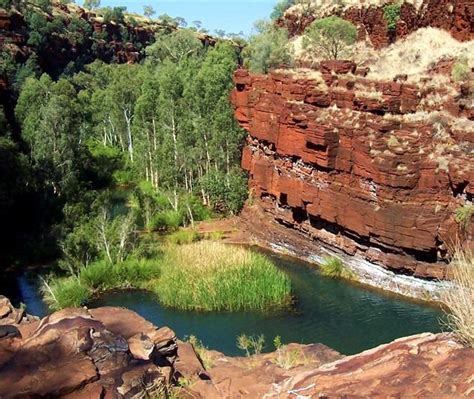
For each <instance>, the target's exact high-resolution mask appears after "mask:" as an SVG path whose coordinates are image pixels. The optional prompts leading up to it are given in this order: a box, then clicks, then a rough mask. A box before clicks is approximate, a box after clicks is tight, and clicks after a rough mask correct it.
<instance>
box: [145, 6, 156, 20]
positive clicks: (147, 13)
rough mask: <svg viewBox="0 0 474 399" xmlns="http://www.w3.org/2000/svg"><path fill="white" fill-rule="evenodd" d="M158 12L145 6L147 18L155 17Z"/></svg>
mask: <svg viewBox="0 0 474 399" xmlns="http://www.w3.org/2000/svg"><path fill="white" fill-rule="evenodd" d="M155 14H156V12H155V10H154V9H153V7H152V6H150V5H148V6H143V15H144V16H145V17H147V18H151V17H152V16H153V15H155Z"/></svg>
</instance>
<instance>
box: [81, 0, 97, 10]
mask: <svg viewBox="0 0 474 399" xmlns="http://www.w3.org/2000/svg"><path fill="white" fill-rule="evenodd" d="M99 6H100V0H84V7H85V8H88V9H90V10H93V9H94V8H98V7H99Z"/></svg>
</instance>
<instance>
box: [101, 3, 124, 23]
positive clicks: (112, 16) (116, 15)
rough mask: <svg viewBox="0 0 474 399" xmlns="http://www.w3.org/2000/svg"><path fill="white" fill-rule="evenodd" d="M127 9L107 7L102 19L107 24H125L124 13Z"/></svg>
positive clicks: (104, 9) (103, 11) (103, 10)
mask: <svg viewBox="0 0 474 399" xmlns="http://www.w3.org/2000/svg"><path fill="white" fill-rule="evenodd" d="M126 10H127V7H105V8H103V9H102V10H101V11H102V17H103V18H104V22H105V23H110V22H115V23H116V24H123V23H124V21H125V16H124V12H125V11H126Z"/></svg>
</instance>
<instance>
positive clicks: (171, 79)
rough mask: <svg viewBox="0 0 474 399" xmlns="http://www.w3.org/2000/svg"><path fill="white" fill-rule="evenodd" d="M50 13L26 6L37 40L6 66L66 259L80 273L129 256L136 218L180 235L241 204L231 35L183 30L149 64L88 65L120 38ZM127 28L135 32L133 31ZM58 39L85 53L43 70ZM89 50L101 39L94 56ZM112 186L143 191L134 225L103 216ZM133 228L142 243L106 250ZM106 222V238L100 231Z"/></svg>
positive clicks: (161, 44)
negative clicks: (209, 43)
mask: <svg viewBox="0 0 474 399" xmlns="http://www.w3.org/2000/svg"><path fill="white" fill-rule="evenodd" d="M122 14H123V9H115V11H114V9H109V10H106V15H105V17H106V19H109V20H114V21H116V22H120V21H121V20H122ZM46 16H47V14H45V13H43V12H39V11H38V9H37V8H34V7H33V8H31V9H29V11H28V12H27V13H25V21H26V23H27V25H28V27H27V31H28V32H29V38H28V39H29V40H30V45H31V46H32V47H34V49H33V54H32V55H31V56H30V57H29V59H28V60H27V61H26V63H24V64H22V65H17V64H16V63H14V60H13V59H12V57H10V58H8V54H6V53H5V56H4V57H3V58H4V59H5V60H6V61H7V62H2V63H0V65H2V67H3V68H4V69H5V71H7V72H8V75H9V82H11V83H13V84H14V85H15V87H17V88H21V91H20V93H19V97H18V102H17V106H16V109H15V117H16V120H17V121H18V123H19V124H20V125H21V141H22V143H24V146H25V147H27V149H26V150H25V152H26V153H27V154H28V155H27V156H26V157H24V160H25V162H26V163H27V167H28V169H31V175H32V178H31V180H30V181H31V182H32V183H31V186H29V188H30V189H31V190H34V192H35V194H36V193H37V197H34V198H35V200H36V199H38V198H40V199H41V201H44V202H41V201H37V203H38V205H37V206H38V207H40V206H41V207H42V209H45V212H44V214H45V220H46V219H47V220H48V223H50V224H49V225H48V226H44V227H45V228H44V229H42V231H44V232H45V233H42V234H44V236H45V239H46V238H47V239H48V241H49V242H50V243H51V244H53V246H54V245H55V244H58V243H60V244H61V245H62V246H63V247H64V248H63V249H64V254H63V255H64V256H63V259H62V260H61V262H59V263H60V265H61V267H62V268H64V269H65V270H67V271H68V272H70V273H73V274H75V275H77V273H78V270H79V269H81V268H82V267H84V266H88V265H90V264H92V263H94V262H95V261H97V260H98V259H101V258H103V257H107V258H110V259H108V261H109V263H111V264H115V263H117V262H120V261H123V260H125V259H127V258H128V256H129V255H130V252H131V251H132V250H133V247H134V245H135V239H134V238H133V237H136V234H135V230H136V228H135V227H134V225H135V222H136V224H137V225H138V226H139V227H138V228H142V227H144V228H145V229H147V230H160V231H174V230H176V229H178V228H179V227H181V226H190V225H191V226H192V225H193V224H194V222H195V221H198V220H203V219H206V218H209V217H210V216H211V215H212V212H213V211H214V210H218V211H221V212H224V213H236V212H238V211H239V209H240V208H241V206H242V204H243V201H244V200H245V196H246V186H247V184H246V179H245V175H244V174H243V173H242V172H241V171H240V169H239V167H238V165H239V163H240V152H241V147H242V145H243V142H244V138H245V136H246V133H245V132H244V131H243V130H242V129H240V127H239V126H238V124H237V122H236V121H235V120H234V118H233V110H232V107H231V105H230V103H229V93H230V91H231V90H232V88H233V82H232V73H233V71H234V70H235V68H236V65H237V58H238V57H237V52H236V49H235V48H234V47H232V46H230V45H229V44H227V43H220V44H218V45H216V46H215V47H205V46H203V44H202V43H201V41H200V40H198V39H197V38H196V36H195V35H194V33H191V32H189V31H181V30H180V31H178V32H175V33H172V34H169V35H166V34H165V33H166V32H163V33H162V34H160V35H159V36H158V37H157V42H156V43H154V44H153V45H151V46H150V47H149V48H148V49H147V53H149V56H148V59H147V60H146V61H145V62H144V63H142V64H135V65H107V64H105V63H103V62H99V61H97V62H93V63H92V64H88V65H85V66H84V63H85V62H87V60H88V59H89V58H88V57H90V56H91V55H92V54H91V53H93V52H94V51H101V56H103V57H104V59H107V58H108V57H109V53H108V51H109V49H107V47H106V46H107V44H106V43H104V42H103V41H105V42H107V41H109V40H112V39H113V37H108V36H107V33H106V32H103V33H100V34H99V33H96V32H93V33H92V40H89V37H88V36H89V35H90V34H91V33H90V31H91V27H90V25H89V24H87V23H86V22H85V21H83V20H82V19H80V18H75V17H73V16H72V17H71V19H69V18H68V19H64V18H61V17H58V18H54V19H53V20H49V19H48V18H47V17H46ZM120 30H121V31H122V34H123V37H124V38H125V36H127V35H129V36H127V37H128V38H129V39H130V40H133V33H130V34H129V33H128V31H127V32H125V30H124V29H123V27H122V28H121V27H120V26H119V27H118V28H117V29H116V32H119V31H120ZM115 34H117V33H115ZM53 36H54V39H53ZM118 36H120V34H118ZM57 38H60V39H61V40H62V39H64V38H66V39H68V40H69V41H71V42H72V43H74V44H75V45H77V46H79V47H81V49H83V50H84V51H81V54H84V58H81V59H78V60H73V61H72V62H69V63H68V64H67V65H60V66H57V67H56V64H61V63H62V58H63V57H59V58H60V59H59V58H58V62H57V63H56V62H53V63H51V64H52V65H54V66H53V67H52V74H51V76H49V75H47V74H43V75H41V76H39V72H40V71H41V69H40V68H39V66H38V64H39V63H38V59H37V57H36V56H35V53H37V54H41V52H42V51H43V50H45V51H46V50H47V46H48V43H50V41H51V40H57ZM92 43H93V44H92ZM89 46H92V47H94V46H95V47H94V48H91V49H92V52H89V51H90V49H89ZM2 55H3V53H2ZM55 61H56V60H55ZM41 64H43V63H41ZM157 64H159V65H157ZM76 71H80V72H78V73H75V72H76ZM58 76H61V78H58ZM142 182H146V185H147V188H146V190H145V189H144V184H143V183H142ZM220 184H221V186H219V185H220ZM113 185H118V186H120V187H124V188H125V187H127V188H128V189H129V190H130V191H133V196H132V197H133V198H131V199H130V203H131V204H130V206H131V208H132V209H133V218H137V220H136V221H135V220H134V221H133V223H131V222H130V223H125V220H124V217H125V215H122V217H120V218H119V219H117V220H116V219H115V217H114V216H113V215H106V216H104V217H103V220H102V224H100V223H99V222H100V221H99V219H98V217H99V216H100V215H99V216H97V215H96V213H98V210H99V209H100V206H98V205H97V204H96V205H94V204H95V203H96V199H97V198H98V197H99V196H100V194H99V193H100V192H102V191H103V190H104V189H106V188H108V187H111V186H113ZM91 211H92V213H91ZM42 213H43V212H42ZM85 215H88V216H89V222H90V224H91V225H90V226H87V223H86V222H85V218H84V216H85ZM96 216H97V217H96ZM53 224H54V226H55V228H54V230H53V229H51V228H50V227H51V226H52V225H53ZM127 224H128V225H130V226H132V227H130V228H128V229H127V230H128V231H129V233H130V237H132V238H133V239H131V240H130V241H128V239H127V240H126V241H127V245H126V248H122V249H121V250H120V251H119V252H120V253H118V252H114V250H112V251H110V250H109V251H108V250H107V245H106V244H105V241H107V243H108V244H110V245H111V246H112V247H116V244H117V242H120V240H119V238H118V237H119V236H120V234H121V232H123V231H122V227H123V226H125V225H127ZM100 226H102V227H103V232H102V237H106V240H105V241H104V239H101V240H99V239H98V232H99V231H100ZM50 231H51V234H52V235H51V236H47V234H46V233H49V232H50ZM114 237H115V238H114ZM108 252H109V253H108Z"/></svg>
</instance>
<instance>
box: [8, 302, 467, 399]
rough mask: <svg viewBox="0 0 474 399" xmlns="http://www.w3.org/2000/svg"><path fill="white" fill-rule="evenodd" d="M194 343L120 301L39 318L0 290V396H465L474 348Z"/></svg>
mask: <svg viewBox="0 0 474 399" xmlns="http://www.w3.org/2000/svg"><path fill="white" fill-rule="evenodd" d="M289 328H291V326H289ZM197 349H198V350H195V348H194V347H193V345H191V344H190V343H187V342H182V341H180V340H179V339H177V338H176V335H175V334H174V332H173V331H172V330H170V329H169V328H167V327H161V328H158V327H156V326H154V325H153V324H152V323H150V322H148V321H146V320H145V319H143V318H142V317H140V316H139V315H137V314H136V313H134V312H132V311H129V310H127V309H123V308H114V307H105V308H98V309H85V308H84V309H65V310H62V311H59V312H56V313H53V314H51V315H49V316H47V317H45V318H43V319H42V320H38V319H36V318H34V317H31V316H28V315H26V314H25V313H24V311H22V310H19V309H15V308H14V307H13V306H12V305H11V304H10V302H9V301H8V299H7V298H5V297H1V296H0V397H1V398H2V399H8V398H33V397H34V398H38V397H64V398H89V399H92V398H98V399H99V398H144V397H150V398H167V397H179V398H202V399H204V398H205V399H214V398H215V399H224V398H303V397H305V398H309V397H319V398H321V397H346V396H351V397H387V396H394V397H474V363H473V362H472V361H471V360H472V358H473V357H474V349H467V348H464V347H462V346H461V345H460V344H459V343H457V342H456V341H455V340H454V338H453V337H452V336H451V335H449V334H438V335H434V334H421V335H417V336H413V337H408V338H403V339H399V340H396V341H394V342H392V343H389V344H387V345H382V346H379V347H377V348H374V349H372V350H369V351H365V352H363V353H361V354H358V355H354V356H343V355H341V354H340V353H338V352H336V351H334V350H332V349H330V348H328V347H326V346H324V345H321V344H313V345H299V344H290V345H286V346H283V347H282V348H280V349H279V350H277V351H275V352H273V353H268V354H261V355H253V356H250V357H228V356H225V355H224V354H222V353H219V352H216V351H212V350H207V349H202V348H197Z"/></svg>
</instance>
